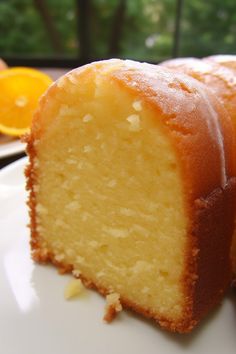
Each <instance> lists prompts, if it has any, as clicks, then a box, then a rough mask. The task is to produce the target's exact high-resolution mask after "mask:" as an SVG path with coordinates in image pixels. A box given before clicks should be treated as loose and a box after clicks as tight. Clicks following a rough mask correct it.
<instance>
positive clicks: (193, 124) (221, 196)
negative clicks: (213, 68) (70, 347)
mask: <svg viewBox="0 0 236 354" xmlns="http://www.w3.org/2000/svg"><path fill="white" fill-rule="evenodd" d="M113 63H114V65H115V66H116V67H115V68H114V70H111V71H110V72H109V74H107V75H109V76H110V79H111V80H114V82H116V83H117V84H118V85H121V86H122V88H123V89H124V90H127V91H129V93H132V92H133V93H134V94H135V95H139V96H140V98H141V99H142V100H143V101H144V102H145V104H147V105H149V107H150V108H151V109H153V110H155V112H158V116H159V117H160V121H161V125H162V127H163V129H165V131H166V134H168V136H169V138H170V141H171V142H172V146H173V148H174V150H175V152H176V156H177V158H178V161H179V163H180V165H181V173H182V178H183V183H184V194H185V202H186V212H187V214H188V215H189V220H190V222H189V238H188V239H189V242H188V246H187V249H186V271H185V273H184V274H183V279H182V286H183V289H184V292H185V314H184V316H185V317H184V318H183V319H182V320H181V321H179V322H178V323H175V322H173V321H172V320H171V319H166V318H162V317H158V316H157V315H156V314H155V313H151V312H150V311H147V310H146V309H143V308H141V307H140V306H139V305H138V304H135V303H131V302H130V301H128V300H127V299H124V298H122V297H121V303H122V305H123V306H124V307H126V308H131V309H133V310H135V311H136V312H138V313H141V314H143V315H144V316H146V317H150V318H153V319H154V320H156V321H158V322H159V323H160V325H161V326H162V327H164V328H166V329H168V330H170V331H178V332H181V333H182V332H189V331H190V330H191V329H192V328H193V327H194V326H195V325H196V324H197V323H198V321H199V320H200V318H201V317H202V316H204V315H205V314H206V312H207V311H208V310H209V309H210V308H211V307H212V306H214V305H215V304H216V303H217V302H219V300H220V298H221V297H222V295H223V293H224V291H225V290H226V288H227V287H228V284H229V278H230V274H231V273H230V269H229V257H228V255H229V244H230V240H231V234H232V228H233V217H232V213H233V210H234V205H233V199H234V193H235V188H236V187H235V181H234V180H233V179H231V176H233V175H234V171H235V167H234V160H233V149H234V141H233V134H232V126H231V123H230V119H229V117H228V116H227V114H226V112H225V111H224V109H223V108H222V107H221V105H220V104H219V103H218V101H217V99H215V98H214V96H213V95H211V93H208V92H206V91H204V88H203V86H202V85H201V84H200V83H198V82H197V81H195V80H193V79H191V78H188V77H187V76H181V75H178V74H173V73H171V72H169V71H168V70H164V69H161V68H157V67H154V66H150V65H146V66H143V65H141V64H137V63H133V62H128V63H127V62H125V63H124V62H120V61H118V60H117V61H113ZM107 65H111V66H112V65H113V64H111V63H109V64H107ZM95 66H96V69H97V70H99V68H101V67H104V66H105V67H106V63H104V62H100V63H97V64H93V69H94V67H95ZM91 67H92V66H87V67H85V68H83V69H78V70H77V71H74V74H73V75H77V76H79V75H80V74H81V73H82V74H84V73H86V70H88V72H89V71H91ZM86 68H87V69H86ZM70 75H71V74H70ZM134 83H135V85H134ZM56 95H57V84H55V85H54V86H53V87H51V88H50V89H49V91H48V93H47V94H46V95H45V96H44V98H43V99H42V101H41V106H40V108H39V111H38V112H37V114H36V116H35V118H34V122H33V128H32V132H31V135H29V136H28V137H27V144H28V148H27V152H28V154H29V157H30V163H29V166H28V167H27V169H26V176H27V181H28V182H27V189H28V190H29V191H30V196H29V201H28V205H29V207H30V219H31V223H30V228H31V248H32V255H33V258H34V259H35V260H36V261H38V262H43V263H45V262H48V261H49V262H52V263H53V264H55V265H56V266H57V267H58V268H59V269H60V270H61V272H66V271H69V272H70V271H72V270H73V266H72V265H67V264H63V263H60V262H58V261H56V260H55V257H54V255H53V253H51V252H48V251H47V250H45V249H43V248H42V247H41V239H40V235H39V234H38V232H37V227H36V226H37V223H36V214H35V203H36V196H35V191H34V189H33V186H34V185H35V184H36V178H37V176H35V169H34V158H35V156H36V151H35V147H34V141H35V140H37V139H39V138H40V134H42V125H41V124H40V119H42V117H43V112H44V110H45V109H47V108H48V102H49V101H50V99H52V98H53V97H56ZM209 107H211V108H209ZM212 107H213V110H214V112H213V113H212V112H211V109H212ZM211 114H213V115H216V117H218V118H217V122H216V121H214V124H216V125H217V126H218V130H219V131H218V134H219V136H218V137H217V139H218V140H220V141H218V140H215V136H214V134H213V135H212V133H211V131H210V129H209V126H208V125H209V124H210V123H209V121H208V119H210V118H209V115H211ZM212 119H215V116H214V117H212ZM218 119H219V120H218ZM160 121H159V122H157V123H158V124H160ZM212 122H213V121H212ZM214 127H215V126H213V128H214ZM213 130H214V129H213ZM221 138H222V141H221ZM221 143H222V144H223V145H222V146H221V147H220V144H221ZM219 148H220V149H221V150H220V151H219ZM222 153H223V155H224V159H225V160H224V161H223V160H222V156H220V155H221V154H222ZM222 171H223V172H224V174H225V180H223V179H222ZM225 223H226V224H227V227H225ZM216 225H217V227H216ZM217 230H220V231H222V234H219V231H217ZM213 245H214V249H213V248H211V247H213ZM205 246H207V247H206V250H207V251H206V252H209V257H210V261H209V258H208V254H206V252H205V251H204V247H205ZM215 248H216V252H215ZM210 251H212V252H210ZM220 251H221V254H219V252H220ZM214 252H215V253H214ZM219 264H221V266H222V268H221V270H219V271H218V272H215V269H218V266H219ZM81 279H82V281H83V282H84V284H85V286H87V287H94V288H96V289H97V290H98V291H99V292H100V293H101V294H103V295H104V294H105V295H106V294H108V293H109V292H108V291H107V290H106V289H103V288H101V287H100V286H99V284H94V283H92V282H91V281H90V280H89V279H85V278H84V277H83V275H81Z"/></svg>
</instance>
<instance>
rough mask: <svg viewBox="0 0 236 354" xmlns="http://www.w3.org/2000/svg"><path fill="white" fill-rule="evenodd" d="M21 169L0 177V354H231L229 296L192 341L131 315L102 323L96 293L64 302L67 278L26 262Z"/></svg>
mask: <svg viewBox="0 0 236 354" xmlns="http://www.w3.org/2000/svg"><path fill="white" fill-rule="evenodd" d="M25 163H26V159H25V158H24V159H21V160H19V161H17V162H15V163H13V164H12V165H10V166H8V167H7V168H5V169H3V170H2V171H1V172H0V198H1V204H0V233H1V235H0V289H1V290H0V353H1V354H42V353H43V354H95V353H96V354H146V353H147V354H157V353H160V354H179V353H191V354H200V353H201V354H208V353H210V354H211V353H214V354H233V353H234V354H235V350H236V297H235V296H234V295H233V294H231V295H229V297H228V298H226V299H225V300H224V302H223V305H222V306H220V307H219V308H218V309H217V310H215V311H214V312H213V313H212V314H211V315H210V316H208V318H207V320H205V321H204V322H203V323H202V324H201V325H200V326H199V328H198V329H196V330H195V331H194V333H193V334H191V335H177V334H170V333H167V332H165V331H163V330H161V329H160V328H159V327H158V326H157V325H154V324H153V323H152V322H151V321H148V320H144V319H143V318H141V317H139V316H136V315H134V314H132V313H130V312H128V311H123V312H122V313H121V314H120V315H119V317H118V318H117V319H116V320H115V321H114V322H113V323H112V324H110V325H107V324H104V323H103V321H102V316H103V307H104V299H103V298H102V297H101V296H100V295H98V294H97V293H95V292H93V291H89V290H86V291H85V295H84V296H83V297H81V298H78V299H74V300H72V301H66V300H64V297H63V292H64V288H65V285H66V284H67V283H68V282H69V281H70V279H71V277H70V276H69V275H67V276H60V275H58V274H57V271H56V269H55V268H53V267H50V266H40V265H37V264H34V263H33V262H32V260H31V258H30V250H29V230H28V229H27V227H26V224H27V223H28V216H27V208H26V206H25V200H26V193H25V191H24V186H25V180H24V176H23V169H24V166H25Z"/></svg>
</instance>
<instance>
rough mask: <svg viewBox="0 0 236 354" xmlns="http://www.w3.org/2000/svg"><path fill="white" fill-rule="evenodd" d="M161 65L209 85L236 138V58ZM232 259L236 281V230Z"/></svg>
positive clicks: (191, 60) (227, 56)
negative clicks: (231, 125) (221, 104)
mask: <svg viewBox="0 0 236 354" xmlns="http://www.w3.org/2000/svg"><path fill="white" fill-rule="evenodd" d="M161 65H163V66H165V67H167V68H168V69H172V70H175V71H178V72H182V73H185V74H188V75H190V76H192V77H194V78H195V79H197V80H199V81H200V82H203V83H204V84H205V85H207V86H208V87H209V89H211V90H212V92H214V93H215V94H216V95H217V97H218V98H219V99H220V100H221V102H222V103H223V105H224V106H225V108H226V110H227V111H228V113H229V116H230V118H231V120H232V123H233V126H234V135H235V137H236V80H235V73H236V56H234V55H215V56H212V57H208V58H204V59H203V60H200V59H197V58H178V59H172V60H167V61H165V62H163V63H162V64H161ZM235 162H236V146H235ZM231 258H232V265H233V273H234V278H235V279H236V228H235V230H234V235H233V240H232V247H231Z"/></svg>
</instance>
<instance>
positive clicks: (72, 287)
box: [64, 279, 84, 300]
mask: <svg viewBox="0 0 236 354" xmlns="http://www.w3.org/2000/svg"><path fill="white" fill-rule="evenodd" d="M83 290H84V286H83V284H82V281H81V280H80V279H73V280H71V281H70V282H69V283H68V284H67V285H66V287H65V291H64V297H65V299H66V300H69V299H72V298H74V297H76V296H78V295H80V294H81V292H82V291H83Z"/></svg>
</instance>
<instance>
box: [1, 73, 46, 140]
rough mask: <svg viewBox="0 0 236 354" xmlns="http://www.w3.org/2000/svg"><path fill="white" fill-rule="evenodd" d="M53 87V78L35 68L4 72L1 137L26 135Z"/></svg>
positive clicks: (2, 79)
mask: <svg viewBox="0 0 236 354" xmlns="http://www.w3.org/2000/svg"><path fill="white" fill-rule="evenodd" d="M51 83H52V80H51V78H50V77H49V76H47V75H46V74H44V73H42V72H41V71H38V70H35V69H31V68H21V67H19V68H11V69H6V70H1V71H0V92H1V94H0V133H4V134H8V135H11V136H21V135H23V134H25V133H26V132H27V131H28V130H29V128H30V124H31V120H32V117H33V113H34V111H35V109H36V108H37V105H38V101H39V98H40V96H41V95H42V94H43V93H44V92H45V91H46V89H47V88H48V86H49V85H50V84H51Z"/></svg>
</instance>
